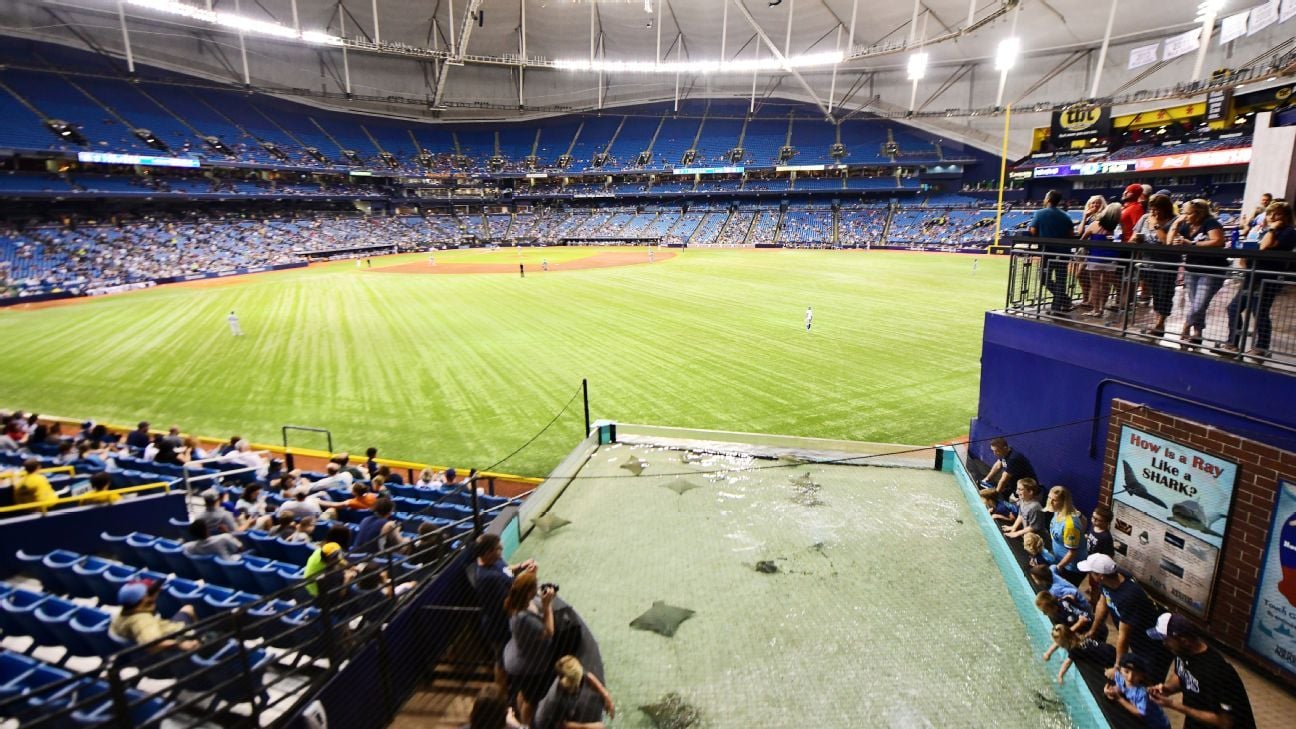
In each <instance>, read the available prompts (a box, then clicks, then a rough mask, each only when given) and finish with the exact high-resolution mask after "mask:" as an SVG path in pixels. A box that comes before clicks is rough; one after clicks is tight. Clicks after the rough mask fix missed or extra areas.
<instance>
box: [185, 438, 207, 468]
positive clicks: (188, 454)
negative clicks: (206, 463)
mask: <svg viewBox="0 0 1296 729" xmlns="http://www.w3.org/2000/svg"><path fill="white" fill-rule="evenodd" d="M206 458H207V451H205V450H203V447H202V446H201V445H199V443H198V439H197V438H185V439H184V444H183V445H182V446H181V448H180V460H181V461H183V462H185V463H189V462H191V461H201V460H204V459H206Z"/></svg>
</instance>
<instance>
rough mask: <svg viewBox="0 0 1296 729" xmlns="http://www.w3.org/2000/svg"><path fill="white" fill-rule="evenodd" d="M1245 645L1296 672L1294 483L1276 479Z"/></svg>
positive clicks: (1295, 522) (1293, 672) (1295, 521)
mask: <svg viewBox="0 0 1296 729" xmlns="http://www.w3.org/2000/svg"><path fill="white" fill-rule="evenodd" d="M1266 544H1267V547H1266V549H1265V556H1264V562H1263V567H1261V569H1260V584H1259V586H1258V587H1257V588H1256V599H1255V605H1254V606H1253V607H1252V608H1251V630H1250V632H1249V633H1248V634H1247V647H1248V648H1250V649H1251V650H1253V651H1255V652H1256V653H1259V654H1260V655H1262V656H1264V657H1265V658H1268V659H1269V660H1270V661H1273V663H1274V664H1275V665H1277V666H1280V667H1281V668H1282V669H1283V670H1285V671H1287V672H1288V673H1289V674H1292V675H1296V483H1292V482H1290V481H1281V482H1279V487H1278V503H1277V505H1276V506H1275V508H1274V515H1273V525H1272V526H1270V528H1269V541H1268V542H1267V543H1266Z"/></svg>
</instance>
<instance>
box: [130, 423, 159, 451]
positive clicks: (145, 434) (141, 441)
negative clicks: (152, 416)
mask: <svg viewBox="0 0 1296 729" xmlns="http://www.w3.org/2000/svg"><path fill="white" fill-rule="evenodd" d="M152 441H153V439H152V438H151V437H149V423H148V421H147V420H141V421H140V424H139V427H137V428H135V430H132V431H131V432H129V433H127V434H126V445H127V446H128V447H130V448H131V449H133V450H135V451H143V450H144V449H145V448H148V446H149V443H151V442H152Z"/></svg>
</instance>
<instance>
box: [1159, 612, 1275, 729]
mask: <svg viewBox="0 0 1296 729" xmlns="http://www.w3.org/2000/svg"><path fill="white" fill-rule="evenodd" d="M1148 636H1149V637H1150V638H1152V639H1154V640H1159V641H1163V642H1164V643H1165V647H1166V649H1168V650H1169V651H1170V653H1172V654H1174V656H1175V659H1174V673H1172V674H1171V675H1170V676H1169V677H1168V678H1166V680H1165V681H1164V682H1163V683H1160V684H1157V685H1154V686H1152V687H1151V688H1149V689H1148V694H1149V695H1150V696H1151V697H1152V700H1153V701H1155V702H1156V703H1157V705H1158V706H1160V707H1161V708H1163V709H1168V710H1169V711H1173V712H1176V713H1179V714H1183V715H1184V723H1183V727H1184V729H1207V727H1226V729H1255V726H1256V723H1255V715H1254V714H1252V712H1251V698H1250V697H1249V696H1248V695H1247V690H1246V686H1245V685H1243V683H1242V679H1241V678H1239V677H1238V673H1237V670H1236V669H1234V668H1233V666H1232V665H1230V664H1229V662H1228V661H1227V660H1225V659H1224V656H1222V655H1220V652H1219V651H1217V650H1215V649H1214V648H1211V647H1210V644H1208V643H1207V642H1206V641H1205V640H1203V639H1202V633H1201V631H1199V630H1198V629H1197V626H1195V625H1193V624H1192V623H1191V622H1190V621H1189V620H1188V619H1187V618H1185V617H1184V616H1182V615H1177V614H1173V613H1163V614H1162V615H1160V616H1159V617H1158V618H1157V621H1156V625H1155V626H1154V627H1153V628H1151V629H1149V630H1148ZM1181 691H1182V692H1183V702H1182V703H1175V701H1174V699H1173V698H1171V697H1172V696H1174V695H1175V694H1177V693H1179V692H1181Z"/></svg>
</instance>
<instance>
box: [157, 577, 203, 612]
mask: <svg viewBox="0 0 1296 729" xmlns="http://www.w3.org/2000/svg"><path fill="white" fill-rule="evenodd" d="M202 596H203V586H202V585H200V584H198V583H197V582H194V581H192V580H187V579H185V578H183V577H172V578H171V579H169V580H167V581H166V584H165V585H163V586H162V591H161V592H159V593H158V597H157V606H158V615H161V616H162V617H164V618H170V617H171V616H172V615H175V614H176V613H177V612H179V611H180V608H182V607H184V606H185V605H193V606H194V609H195V610H197V609H198V608H197V605H198V603H200V602H202Z"/></svg>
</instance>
